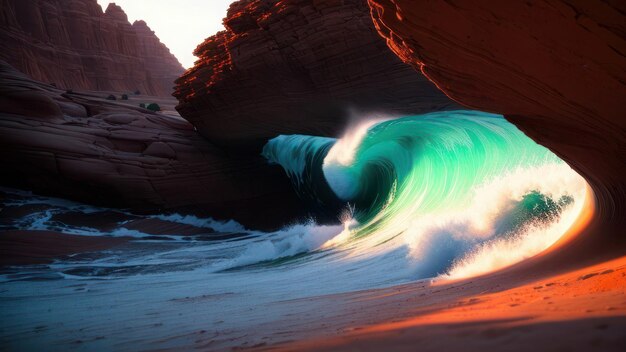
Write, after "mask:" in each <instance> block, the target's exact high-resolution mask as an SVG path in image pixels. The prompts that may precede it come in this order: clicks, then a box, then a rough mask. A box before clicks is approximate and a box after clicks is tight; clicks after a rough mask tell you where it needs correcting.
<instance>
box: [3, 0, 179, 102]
mask: <svg viewBox="0 0 626 352" xmlns="http://www.w3.org/2000/svg"><path fill="white" fill-rule="evenodd" d="M0 59H2V60H5V61H7V62H8V63H9V64H11V65H13V66H14V67H16V68H17V69H19V70H20V71H22V72H24V73H26V74H28V75H30V76H31V77H33V78H35V79H37V80H40V81H42V82H46V83H55V84H56V85H57V86H58V87H59V88H64V89H89V90H113V91H127V92H134V91H135V90H139V91H140V92H142V93H145V94H149V95H157V96H166V95H169V94H171V92H172V88H173V86H174V80H175V79H176V77H178V76H179V75H180V74H181V73H182V72H183V71H184V69H183V67H182V66H181V65H180V63H179V62H178V60H177V59H176V58H175V57H174V56H173V55H172V54H171V53H170V52H169V49H168V48H167V47H166V46H165V45H163V44H162V43H161V42H160V41H159V39H158V38H157V37H156V36H155V35H154V32H152V31H151V30H150V28H148V26H147V25H146V23H145V22H143V21H137V22H135V23H134V24H132V25H131V24H130V23H129V22H128V18H127V16H126V14H125V13H124V11H123V10H122V9H121V8H120V7H119V6H116V5H115V4H110V5H109V6H108V8H107V9H106V11H105V12H104V13H103V12H102V9H101V7H100V5H98V4H97V2H96V0H29V1H23V0H0Z"/></svg>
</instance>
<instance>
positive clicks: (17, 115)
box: [0, 60, 308, 228]
mask: <svg viewBox="0 0 626 352" xmlns="http://www.w3.org/2000/svg"><path fill="white" fill-rule="evenodd" d="M135 99H140V98H136V97H135V96H132V97H131V98H130V100H129V101H120V100H118V101H110V100H106V99H105V98H104V97H102V95H101V94H100V95H98V94H93V93H84V92H80V91H74V92H72V93H66V92H65V91H63V90H60V89H57V88H54V87H51V86H50V85H48V84H44V83H41V82H36V81H34V80H32V79H30V78H28V77H26V76H25V75H23V74H22V73H20V72H18V71H16V70H15V69H13V68H12V67H10V66H9V65H7V64H6V63H4V62H2V61H1V60H0V165H2V172H1V173H0V185H2V186H9V187H17V188H23V189H27V190H29V191H32V192H34V193H35V194H42V195H50V196H57V197H62V198H67V199H73V200H78V201H81V202H85V203H91V204H97V205H104V206H109V207H122V208H130V209H132V210H133V211H139V212H164V211H181V212H184V213H194V214H199V215H202V216H212V217H217V218H224V219H230V218H236V219H237V220H239V221H240V222H242V223H243V224H245V225H248V226H253V227H256V228H275V227H277V226H280V225H283V224H285V223H287V222H288V221H291V220H293V219H300V218H304V217H306V216H307V215H308V214H307V213H306V211H305V210H304V207H303V205H301V202H300V200H299V199H298V197H297V196H296V195H295V193H294V192H293V190H292V188H291V185H290V182H289V180H288V178H287V176H286V175H285V173H284V172H283V170H282V169H281V168H280V167H278V166H269V165H268V164H267V162H266V161H265V160H264V159H263V158H262V157H261V156H260V155H257V156H250V157H237V156H229V155H226V154H225V153H224V152H223V151H222V150H220V149H218V148H216V147H215V146H213V145H211V144H210V143H209V142H207V141H206V140H205V139H204V138H202V137H201V136H199V135H198V133H196V132H195V131H194V129H193V127H192V126H191V125H190V124H189V123H188V122H187V121H185V120H183V119H181V118H180V117H173V116H167V115H164V114H161V113H155V112H152V111H150V110H146V109H142V108H139V107H138V104H137V102H136V101H135ZM169 99H170V100H172V103H171V104H172V105H173V104H174V102H175V100H174V99H173V98H171V97H170V98H169ZM164 104H165V103H161V105H164ZM267 204H272V207H268V206H267ZM276 214H279V215H280V216H276Z"/></svg>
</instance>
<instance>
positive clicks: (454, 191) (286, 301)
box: [0, 111, 587, 350]
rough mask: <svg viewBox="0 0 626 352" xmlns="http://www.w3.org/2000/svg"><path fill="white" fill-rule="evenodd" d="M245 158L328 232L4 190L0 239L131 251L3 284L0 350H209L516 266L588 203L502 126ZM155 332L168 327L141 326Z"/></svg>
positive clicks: (353, 138) (386, 122) (306, 223)
mask: <svg viewBox="0 0 626 352" xmlns="http://www.w3.org/2000/svg"><path fill="white" fill-rule="evenodd" d="M260 152H261V154H262V155H263V156H264V157H265V158H266V159H267V160H268V162H269V163H272V164H276V165H278V166H280V167H282V168H283V169H284V171H285V172H286V174H287V175H288V176H289V178H290V180H291V182H292V184H293V187H294V189H295V190H296V191H297V192H298V194H299V195H300V197H301V198H302V200H303V201H304V202H307V204H310V205H311V207H312V208H314V209H317V210H318V212H320V213H324V215H325V217H326V218H328V216H330V217H331V218H332V217H334V218H335V219H337V221H335V222H334V223H332V222H331V223H329V224H319V223H318V221H316V219H305V220H303V221H301V222H298V223H294V224H292V225H289V226H285V227H284V228H282V229H280V230H278V231H274V232H261V231H255V230H251V229H247V228H245V227H244V226H242V225H241V224H238V223H237V222H235V221H233V220H230V221H218V220H214V219H211V218H198V217H196V216H193V215H185V214H176V213H166V214H153V215H139V214H134V213H132V212H129V211H124V210H119V209H105V208H99V207H94V206H88V205H84V204H79V203H75V202H71V201H67V200H61V199H55V198H50V197H41V196H35V195H31V194H28V193H25V192H23V191H18V190H12V189H3V190H2V192H3V194H4V197H3V200H2V203H3V204H2V206H3V207H20V206H30V207H32V210H31V211H30V212H29V213H28V214H25V215H23V216H20V217H17V218H15V219H12V220H11V221H5V220H3V222H2V223H0V229H2V230H12V229H18V230H46V231H57V232H63V233H67V234H74V235H84V236H113V237H115V236H130V237H132V238H133V240H132V241H130V242H129V243H128V244H126V245H123V246H121V247H116V248H115V249H113V250H108V251H102V252H97V253H87V254H81V255H75V256H70V257H69V258H64V259H60V260H56V261H55V262H53V263H52V264H48V265H31V266H21V267H10V268H5V269H4V270H3V271H2V272H0V309H1V310H2V311H3V314H4V316H5V317H4V318H3V319H2V320H0V336H1V337H2V338H3V339H7V340H8V339H9V337H10V338H11V339H15V338H17V339H18V340H19V342H20V346H28V343H32V344H33V346H38V345H41V343H42V342H44V343H50V344H53V343H54V344H55V345H56V346H63V345H64V344H65V345H67V344H70V343H71V341H60V339H61V337H60V335H61V334H59V333H58V332H59V331H65V330H68V329H69V330H72V329H74V328H76V329H77V328H78V327H79V326H87V329H86V331H84V332H83V334H85V339H90V338H91V339H94V340H93V341H92V342H93V343H94V344H91V345H90V346H91V347H92V348H93V347H94V346H95V347H100V348H116V349H121V350H125V349H126V350H132V346H133V343H134V344H138V343H139V342H145V341H144V340H143V339H144V338H147V336H148V335H150V336H154V334H155V333H156V334H157V335H159V334H160V335H159V336H163V337H164V339H163V340H162V341H160V342H154V341H153V343H154V345H153V346H152V347H154V348H167V347H173V346H177V345H178V344H179V343H180V342H181V341H184V340H185V339H187V338H188V337H185V336H184V335H181V334H180V332H181V331H185V329H191V328H194V327H197V326H204V327H206V329H218V330H219V331H221V332H222V333H221V334H218V335H219V336H217V335H216V336H215V337H214V339H213V340H214V341H215V345H214V346H217V347H219V346H221V345H220V344H221V343H224V344H225V343H227V342H226V341H232V340H233V339H235V340H236V339H238V338H242V339H243V336H245V335H246V334H247V333H249V331H251V330H255V329H260V327H262V326H263V325H265V324H268V323H273V322H275V321H276V320H279V319H281V317H283V316H284V315H285V314H286V313H285V312H290V314H291V313H293V314H296V313H295V312H306V311H308V310H311V309H315V307H312V306H311V305H310V304H309V305H298V304H295V303H293V302H296V301H297V300H302V299H309V298H311V297H319V296H321V295H328V294H337V293H343V292H353V291H358V290H364V289H372V288H380V287H388V286H393V285H400V284H403V283H408V282H412V281H415V280H449V279H463V278H470V277H474V276H477V275H481V274H485V273H488V272H492V271H494V270H498V269H502V268H505V267H507V266H509V265H512V264H515V263H517V262H520V261H522V260H524V259H528V258H530V257H532V256H535V255H537V254H539V253H541V252H542V251H544V250H546V249H548V248H549V247H550V246H552V245H553V244H555V243H556V242H557V241H558V240H559V239H560V238H561V236H562V235H563V234H564V233H565V232H566V231H567V230H568V229H569V228H570V227H571V226H572V224H573V223H574V222H575V221H576V219H577V218H578V217H579V216H580V214H581V212H582V209H583V205H584V203H585V197H586V196H587V191H586V187H587V186H586V183H585V181H584V180H583V179H582V177H580V176H579V175H578V174H576V173H575V172H574V171H573V170H572V169H571V168H570V167H569V166H568V165H567V164H566V163H565V162H563V161H562V160H560V159H559V158H558V157H557V156H555V155H554V154H552V153H551V152H549V151H548V150H547V149H545V148H544V147H542V146H539V145H537V144H536V143H534V142H533V141H532V140H530V139H529V138H528V137H526V136H525V135H524V134H523V133H522V132H520V131H519V130H518V129H517V128H516V127H515V126H513V125H512V124H510V123H508V122H507V121H506V120H505V119H504V118H503V117H502V116H499V115H494V114H488V113H483V112H476V111H452V112H438V113H431V114H426V115H420V116H407V117H402V118H394V119H390V118H388V117H384V116H383V117H372V118H368V119H362V120H361V121H359V122H357V123H355V125H354V126H352V127H351V128H349V129H348V130H347V132H346V134H345V135H344V136H343V137H342V138H339V139H334V138H328V137H318V136H305V135H282V136H277V137H276V138H274V139H272V140H270V141H268V143H267V144H266V145H265V147H264V148H263V150H262V151H260ZM278 166H277V167H278ZM268 206H271V205H268ZM64 214H65V215H67V214H79V215H77V216H87V215H93V214H96V215H97V214H115V218H116V220H115V221H114V223H113V224H112V225H110V226H107V227H106V228H104V227H97V226H95V227H90V226H89V225H85V224H79V223H75V224H73V223H70V222H65V221H63V220H62V219H63V215H64ZM81 214H82V215H81ZM138 221H160V222H162V223H163V224H170V225H171V224H174V225H180V226H182V225H184V226H187V227H192V228H194V229H196V230H197V231H196V232H197V233H200V234H205V236H204V237H203V236H198V235H188V234H184V233H182V232H181V233H178V232H176V230H175V229H176V226H173V227H172V228H173V229H174V230H173V231H171V232H169V233H165V234H163V233H159V234H155V233H151V232H150V231H143V230H141V229H137V228H131V225H132V224H133V223H136V222H138ZM294 304H295V305H294ZM77 307H80V309H76V308H77ZM55 311H57V312H58V311H62V312H64V313H63V314H62V315H59V314H53V313H52V312H55ZM102 316H106V317H107V319H108V321H107V323H106V324H105V323H104V322H103V321H101V319H102ZM155 316H159V317H165V316H167V317H168V321H169V322H170V323H171V324H173V326H165V325H157V326H154V325H153V324H150V323H149V322H150V321H152V320H154V317H155ZM172 317H178V318H173V319H172ZM38 326H45V327H46V328H45V329H37V327H38ZM122 335H123V336H124V339H120V340H117V339H116V341H117V343H120V342H119V341H122V342H123V341H126V342H127V343H129V345H128V347H124V345H119V344H118V345H111V343H112V342H111V341H110V340H107V339H106V338H102V339H96V338H97V337H99V336H122ZM77 348H78V349H80V347H77Z"/></svg>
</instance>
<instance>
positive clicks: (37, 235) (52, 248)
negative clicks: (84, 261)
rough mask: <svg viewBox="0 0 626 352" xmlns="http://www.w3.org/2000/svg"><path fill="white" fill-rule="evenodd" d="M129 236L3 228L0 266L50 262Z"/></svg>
mask: <svg viewBox="0 0 626 352" xmlns="http://www.w3.org/2000/svg"><path fill="white" fill-rule="evenodd" d="M130 239H131V238H130V237H95V236H94V237H90V236H76V235H68V234H63V233H59V232H52V231H20V230H12V231H5V232H2V233H0V267H2V266H7V265H27V264H45V263H50V262H52V261H53V260H54V259H56V258H61V257H64V256H67V255H71V254H76V253H82V252H91V251H100V250H105V249H110V248H113V247H116V246H119V245H121V244H124V243H126V242H128V241H129V240H130Z"/></svg>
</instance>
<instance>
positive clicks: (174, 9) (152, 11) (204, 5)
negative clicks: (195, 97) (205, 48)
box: [98, 0, 234, 68]
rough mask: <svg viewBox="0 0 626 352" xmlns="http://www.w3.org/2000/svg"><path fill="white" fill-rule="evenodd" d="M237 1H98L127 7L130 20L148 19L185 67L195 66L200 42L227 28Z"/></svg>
mask: <svg viewBox="0 0 626 352" xmlns="http://www.w3.org/2000/svg"><path fill="white" fill-rule="evenodd" d="M233 1H234V0H177V1H172V0H114V1H111V0H98V4H100V6H102V10H103V11H104V10H105V9H106V8H107V6H108V5H109V3H110V2H115V3H116V4H118V5H119V6H121V7H122V9H124V12H126V14H127V15H128V20H129V21H130V23H133V22H134V21H136V20H144V21H146V23H147V24H148V26H149V27H150V29H152V30H153V31H154V32H155V33H156V35H157V36H158V37H159V39H161V42H163V43H164V44H165V45H167V47H168V48H169V49H170V51H171V52H172V54H174V55H175V56H176V58H178V61H180V63H181V64H183V66H184V67H185V68H189V67H191V66H193V63H194V61H195V60H196V57H195V56H193V54H192V52H193V50H194V49H195V48H196V46H197V45H198V44H200V43H201V42H202V41H203V40H204V39H205V38H206V37H209V36H211V35H213V34H215V33H217V32H218V31H220V30H223V29H224V26H223V25H222V19H223V18H224V17H225V16H226V10H228V6H229V5H230V4H231V3H232V2H233Z"/></svg>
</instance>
